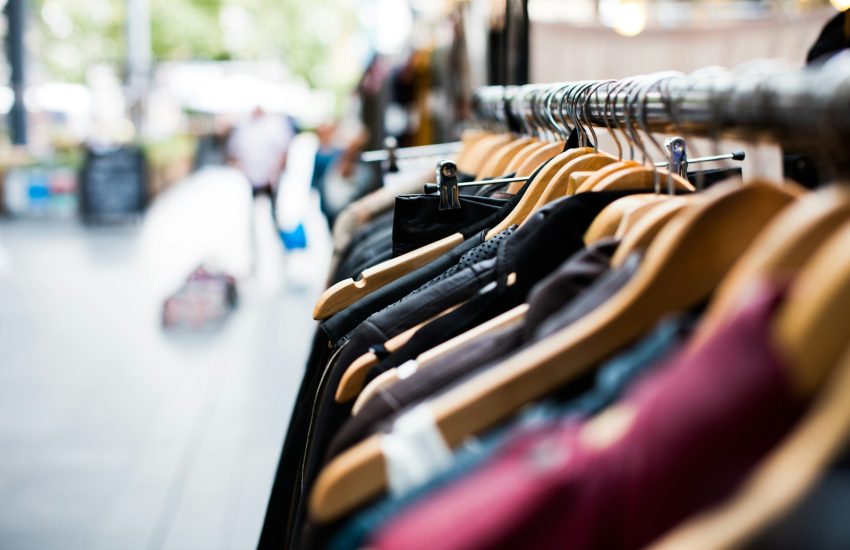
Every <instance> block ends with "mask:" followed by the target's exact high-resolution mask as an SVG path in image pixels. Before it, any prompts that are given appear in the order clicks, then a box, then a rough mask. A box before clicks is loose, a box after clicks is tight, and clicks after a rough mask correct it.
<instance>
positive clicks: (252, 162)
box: [227, 106, 294, 263]
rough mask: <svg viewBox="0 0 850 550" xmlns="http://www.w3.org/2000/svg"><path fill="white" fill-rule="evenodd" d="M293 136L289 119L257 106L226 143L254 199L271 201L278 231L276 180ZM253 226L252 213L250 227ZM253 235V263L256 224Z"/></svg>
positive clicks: (276, 230) (229, 155)
mask: <svg viewBox="0 0 850 550" xmlns="http://www.w3.org/2000/svg"><path fill="white" fill-rule="evenodd" d="M293 137H294V131H293V129H292V126H291V125H290V124H289V121H288V120H286V119H284V118H283V117H279V116H273V115H270V114H268V113H266V112H265V110H264V109H263V108H262V107H259V106H258V107H256V108H255V109H254V111H253V112H252V113H251V116H250V118H248V119H247V120H246V121H245V122H243V123H242V124H240V125H238V126H237V127H236V128H235V129H234V130H233V133H232V134H231V135H230V138H229V140H228V143H227V154H228V157H229V159H230V162H231V163H232V164H233V165H234V166H236V167H237V168H238V169H239V170H240V171H241V172H242V173H243V174H244V175H245V177H246V179H247V180H248V182H249V183H250V184H251V193H252V195H253V197H254V199H255V200H257V199H260V198H262V200H268V201H269V202H270V203H271V213H272V220H273V221H274V224H275V232H276V233H278V232H279V228H278V227H277V213H276V208H275V206H276V204H277V188H278V181H279V180H280V176H281V174H282V173H283V170H284V168H285V167H286V154H287V151H288V150H289V144H290V142H291V141H292V138H293ZM252 212H253V210H252ZM255 225H256V224H255V223H254V221H253V216H252V226H255ZM253 238H254V262H255V263H256V246H257V245H256V227H254V228H253Z"/></svg>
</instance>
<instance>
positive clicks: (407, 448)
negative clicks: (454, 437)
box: [381, 404, 452, 496]
mask: <svg viewBox="0 0 850 550" xmlns="http://www.w3.org/2000/svg"><path fill="white" fill-rule="evenodd" d="M381 451H382V452H383V454H384V460H385V461H386V465H387V479H388V481H389V486H390V487H389V488H390V493H392V494H393V495H395V496H402V495H404V494H406V493H408V492H409V491H411V490H412V489H415V488H416V487H419V486H420V485H421V484H423V483H425V482H426V481H428V480H429V479H432V478H433V477H434V476H436V475H437V474H439V473H440V472H442V471H444V470H446V469H448V468H449V467H450V466H451V465H452V451H451V449H449V446H448V445H447V444H446V441H445V439H443V434H442V433H440V430H439V428H437V422H436V420H435V418H434V414H433V413H432V412H431V409H430V408H429V407H428V406H427V405H425V404H422V405H418V406H416V407H414V408H413V409H411V410H410V411H408V412H406V413H404V414H403V415H401V416H399V417H398V418H397V419H396V420H395V422H393V427H392V431H391V432H390V433H388V434H385V435H384V436H383V437H382V438H381Z"/></svg>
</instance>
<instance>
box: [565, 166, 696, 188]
mask: <svg viewBox="0 0 850 550" xmlns="http://www.w3.org/2000/svg"><path fill="white" fill-rule="evenodd" d="M668 176H669V177H670V180H671V182H672V184H673V188H674V189H675V190H677V191H696V188H695V187H694V186H693V185H691V182H689V181H688V180H686V179H685V178H683V177H682V176H680V175H678V174H670V173H669V172H668V171H667V170H664V169H661V168H655V167H652V166H635V167H632V168H626V169H624V170H618V171H617V172H614V173H613V174H610V175H608V176H606V177H605V178H603V179H601V180H599V181H598V182H596V183H595V184H593V188H592V190H593V191H617V190H620V189H651V188H652V187H653V186H654V185H655V178H656V177H658V178H659V181H660V182H661V185H662V186H664V187H662V188H664V189H666V185H667V177H668ZM588 181H590V180H589V179H588ZM586 185H587V181H585V182H584V183H583V184H582V188H583V187H584V186H586Z"/></svg>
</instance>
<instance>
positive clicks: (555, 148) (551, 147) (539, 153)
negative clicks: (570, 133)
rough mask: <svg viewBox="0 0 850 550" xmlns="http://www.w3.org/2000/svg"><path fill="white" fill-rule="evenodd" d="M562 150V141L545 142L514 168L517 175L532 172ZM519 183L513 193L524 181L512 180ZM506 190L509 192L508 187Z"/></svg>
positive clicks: (525, 174)
mask: <svg viewBox="0 0 850 550" xmlns="http://www.w3.org/2000/svg"><path fill="white" fill-rule="evenodd" d="M563 150H564V142H563V141H560V142H556V143H547V144H545V145H543V147H540V148H538V149H536V150H535V151H534V153H532V154H531V155H530V156H529V157H528V158H527V159H525V160H524V161H523V163H522V164H520V165H519V167H518V168H517V169H516V175H517V176H518V177H527V176H530V175H531V174H533V173H534V171H535V170H536V169H537V167H538V166H540V165H541V164H543V163H544V162H546V161H547V160H549V159H552V158H555V156H557V155H558V153H560V152H561V151H563ZM514 183H516V184H518V185H519V188H517V189H516V190H515V191H513V194H516V192H517V191H519V189H520V188H521V187H522V185H523V183H524V182H514ZM508 192H509V193H510V192H511V190H510V187H509V188H508Z"/></svg>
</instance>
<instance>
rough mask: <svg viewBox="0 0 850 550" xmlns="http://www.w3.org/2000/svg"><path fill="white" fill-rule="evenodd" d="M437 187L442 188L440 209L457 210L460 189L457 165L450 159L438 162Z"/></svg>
mask: <svg viewBox="0 0 850 550" xmlns="http://www.w3.org/2000/svg"><path fill="white" fill-rule="evenodd" d="M437 188H438V189H439V190H440V210H457V209H459V208H460V207H461V206H460V191H459V190H458V186H457V166H456V165H455V163H454V162H452V161H450V160H441V161H440V162H438V163H437Z"/></svg>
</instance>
